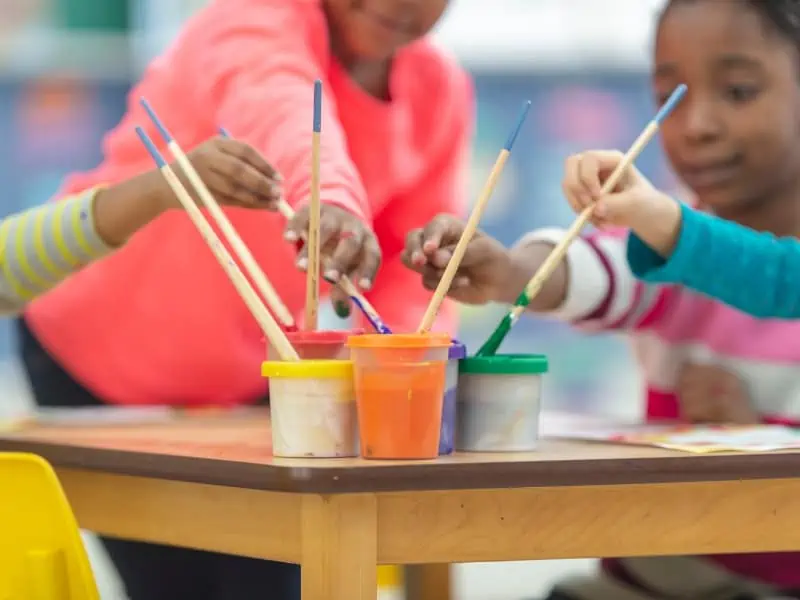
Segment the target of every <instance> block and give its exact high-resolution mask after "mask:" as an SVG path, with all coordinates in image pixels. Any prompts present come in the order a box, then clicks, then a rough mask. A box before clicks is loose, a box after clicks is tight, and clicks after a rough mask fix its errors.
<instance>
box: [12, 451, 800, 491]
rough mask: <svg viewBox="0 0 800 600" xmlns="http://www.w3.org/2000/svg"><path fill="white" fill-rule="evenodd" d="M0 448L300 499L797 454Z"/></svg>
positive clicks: (605, 479) (734, 475) (660, 478)
mask: <svg viewBox="0 0 800 600" xmlns="http://www.w3.org/2000/svg"><path fill="white" fill-rule="evenodd" d="M0 451H10V452H30V453H33V454H38V455H40V456H42V457H44V458H45V459H46V460H48V461H49V462H50V463H51V464H52V465H53V466H54V467H61V468H70V469H81V470H86V471H101V472H103V473H111V474H116V475H130V476H137V477H146V478H151V479H166V480H173V481H183V482H188V483H198V484H207V485H218V486H227V487H237V488H245V489H255V490H264V491H275V492H291V493H299V494H349V493H364V492H366V493H369V492H407V491H434V490H460V489H497V488H530V487H574V486H607V485H636V484H653V483H696V482H704V481H735V480H756V479H792V478H796V477H798V474H800V453H787V454H775V453H752V454H731V455H724V456H719V455H716V456H714V455H707V456H693V457H691V458H689V457H686V456H685V455H680V454H676V455H675V456H667V457H652V458H649V457H646V458H636V459H619V458H614V459H606V458H599V459H592V460H589V461H587V460H579V459H575V460H559V461H532V462H508V463H504V464H503V468H502V469H488V470H487V468H486V463H474V464H471V463H457V462H452V463H448V462H446V461H440V462H436V463H424V462H421V463H418V464H402V465H396V466H395V465H377V466H369V467H364V468H353V467H341V468H338V467H329V466H326V467H314V466H313V460H311V459H310V460H309V465H308V466H307V467H306V466H303V467H298V466H287V465H264V464H259V463H249V462H238V461H230V460H213V459H204V458H195V457H191V456H177V455H169V456H165V455H164V454H157V453H147V452H136V451H126V450H102V451H98V450H97V449H94V448H88V447H82V446H74V445H69V444H55V443H47V442H41V441H33V440H9V439H0ZM779 457H780V458H779ZM490 464H493V465H496V463H490Z"/></svg>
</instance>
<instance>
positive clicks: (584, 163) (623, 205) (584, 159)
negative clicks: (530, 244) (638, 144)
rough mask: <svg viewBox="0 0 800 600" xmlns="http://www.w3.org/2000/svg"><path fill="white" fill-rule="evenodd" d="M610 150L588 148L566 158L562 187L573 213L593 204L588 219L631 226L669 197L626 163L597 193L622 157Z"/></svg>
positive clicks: (598, 223) (634, 225) (669, 200)
mask: <svg viewBox="0 0 800 600" xmlns="http://www.w3.org/2000/svg"><path fill="white" fill-rule="evenodd" d="M622 158H623V154H622V153H621V152H615V151H613V150H592V151H589V152H583V153H581V154H575V155H573V156H570V157H569V158H568V159H567V163H566V166H565V172H564V181H563V182H562V188H563V190H564V195H565V196H566V197H567V200H568V201H569V203H570V206H572V209H573V210H574V211H575V212H576V213H581V212H583V211H584V209H586V208H588V207H589V206H592V205H594V213H593V217H592V222H593V223H594V224H595V225H597V226H599V227H602V226H606V225H617V226H621V227H629V228H632V229H633V228H635V227H636V225H638V224H639V223H640V222H641V221H642V220H643V219H647V218H651V217H652V216H653V214H652V212H653V211H654V210H656V209H657V208H658V206H659V205H660V204H662V203H663V202H664V201H666V202H669V203H670V204H672V203H673V202H672V200H671V199H670V198H668V197H666V196H664V195H663V194H662V193H661V192H659V191H658V190H656V189H655V188H654V187H653V186H652V184H651V183H650V182H649V181H648V180H647V178H646V177H644V176H643V175H642V174H641V173H639V171H638V170H637V169H636V167H634V166H630V167H628V168H627V169H626V170H625V173H624V174H623V175H622V177H621V178H620V180H619V183H618V184H617V186H616V188H614V190H613V191H612V193H610V194H606V195H602V196H601V192H600V191H601V188H602V187H603V183H604V182H605V181H606V179H608V177H609V175H611V173H612V172H613V171H614V169H616V168H617V166H618V165H619V163H620V162H621V161H622Z"/></svg>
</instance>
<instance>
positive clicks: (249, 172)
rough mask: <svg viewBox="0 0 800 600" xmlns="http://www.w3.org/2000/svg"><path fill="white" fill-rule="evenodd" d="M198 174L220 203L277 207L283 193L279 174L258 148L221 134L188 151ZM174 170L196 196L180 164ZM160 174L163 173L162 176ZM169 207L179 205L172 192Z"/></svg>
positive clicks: (272, 208)
mask: <svg viewBox="0 0 800 600" xmlns="http://www.w3.org/2000/svg"><path fill="white" fill-rule="evenodd" d="M187 157H188V158H189V160H190V161H191V163H192V166H194V168H195V170H196V171H197V174H198V175H200V178H201V179H202V180H203V183H205V184H206V187H208V190H209V191H210V192H211V194H212V195H213V196H214V199H215V200H216V201H217V202H219V203H220V204H224V205H228V206H240V207H244V208H266V209H269V210H275V209H276V204H277V202H278V200H279V199H280V197H281V188H280V181H281V178H280V175H278V172H277V171H276V170H275V169H274V168H273V167H272V165H270V164H269V163H268V162H267V161H266V160H265V159H264V158H263V157H262V156H261V155H260V154H259V153H258V152H257V151H256V150H254V149H253V148H252V147H251V146H248V145H247V144H245V143H243V142H238V141H236V140H232V139H229V138H224V137H218V138H214V139H211V140H208V141H207V142H204V143H203V144H201V145H199V146H197V147H196V148H195V149H194V150H192V151H191V152H189V153H188V154H187ZM172 170H173V171H175V173H176V174H177V175H178V177H179V178H180V179H181V183H183V186H184V187H185V188H186V189H187V190H188V191H189V192H190V193H191V194H192V197H195V196H196V194H195V193H194V187H193V186H192V185H191V184H190V183H189V181H188V180H187V179H186V176H185V175H184V173H183V171H182V170H181V168H180V167H179V166H178V165H177V164H173V165H172ZM159 177H160V176H159ZM166 198H168V207H169V208H176V207H180V204H179V203H178V200H177V198H175V196H174V195H173V194H172V193H169V194H167V195H166Z"/></svg>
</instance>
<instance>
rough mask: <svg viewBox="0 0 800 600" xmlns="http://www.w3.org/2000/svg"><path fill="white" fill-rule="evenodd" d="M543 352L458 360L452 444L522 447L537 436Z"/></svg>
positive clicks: (467, 448) (476, 448) (531, 446)
mask: <svg viewBox="0 0 800 600" xmlns="http://www.w3.org/2000/svg"><path fill="white" fill-rule="evenodd" d="M546 372H547V357H545V356H541V355H532V354H520V355H496V356H480V357H470V358H466V359H464V360H462V361H461V362H460V364H459V381H458V394H457V408H456V422H457V423H458V425H457V427H456V447H457V448H458V450H461V451H464V452H525V451H530V450H535V449H536V445H537V442H538V440H539V413H540V407H541V394H542V375H544V374H545V373H546Z"/></svg>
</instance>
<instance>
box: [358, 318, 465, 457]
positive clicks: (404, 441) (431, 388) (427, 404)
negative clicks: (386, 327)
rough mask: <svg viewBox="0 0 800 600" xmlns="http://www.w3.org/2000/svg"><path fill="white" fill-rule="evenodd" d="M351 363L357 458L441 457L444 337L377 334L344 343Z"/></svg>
mask: <svg viewBox="0 0 800 600" xmlns="http://www.w3.org/2000/svg"><path fill="white" fill-rule="evenodd" d="M347 345H348V346H350V355H351V356H352V360H353V365H354V376H355V388H356V403H357V405H358V424H359V432H360V437H361V455H362V456H363V457H364V458H382V459H429V458H436V456H437V455H438V453H439V432H440V429H441V426H442V399H443V395H444V382H445V368H446V366H447V354H448V349H449V348H450V345H451V340H450V336H448V335H447V334H437V333H425V334H418V333H412V334H377V335H370V334H367V335H359V336H353V337H351V338H350V339H349V340H348V341H347Z"/></svg>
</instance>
